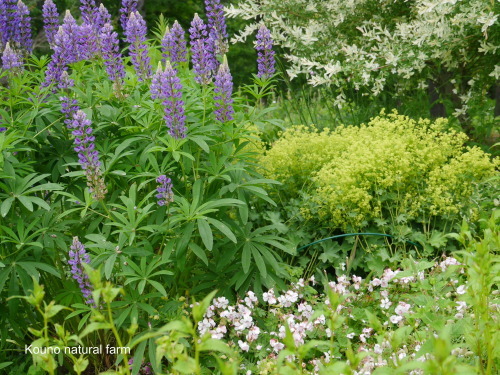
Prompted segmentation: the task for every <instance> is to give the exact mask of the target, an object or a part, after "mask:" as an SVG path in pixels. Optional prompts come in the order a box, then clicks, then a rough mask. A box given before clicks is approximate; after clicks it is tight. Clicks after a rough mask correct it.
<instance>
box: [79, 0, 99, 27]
mask: <svg viewBox="0 0 500 375" xmlns="http://www.w3.org/2000/svg"><path fill="white" fill-rule="evenodd" d="M80 3H81V6H80V11H81V12H82V19H83V22H84V23H88V24H93V23H94V21H95V18H96V17H95V16H96V13H97V7H96V5H95V0H80Z"/></svg>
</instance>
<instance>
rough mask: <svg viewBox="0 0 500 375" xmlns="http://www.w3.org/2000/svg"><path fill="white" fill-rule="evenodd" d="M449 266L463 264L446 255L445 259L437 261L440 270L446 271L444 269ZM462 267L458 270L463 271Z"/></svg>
mask: <svg viewBox="0 0 500 375" xmlns="http://www.w3.org/2000/svg"><path fill="white" fill-rule="evenodd" d="M449 266H463V264H462V263H460V262H459V261H458V260H456V259H455V258H453V257H447V258H446V259H445V260H443V261H442V262H440V263H439V268H441V271H443V272H444V271H446V269H447V268H448V267H449ZM463 272H464V271H463V268H462V269H461V270H460V273H463Z"/></svg>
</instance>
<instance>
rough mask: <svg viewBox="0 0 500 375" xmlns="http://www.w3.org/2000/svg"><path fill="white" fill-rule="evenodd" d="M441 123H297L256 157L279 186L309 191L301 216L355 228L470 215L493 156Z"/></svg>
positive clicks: (393, 118) (385, 119)
mask: <svg viewBox="0 0 500 375" xmlns="http://www.w3.org/2000/svg"><path fill="white" fill-rule="evenodd" d="M445 127H446V121H444V120H438V121H436V122H434V123H431V122H429V121H428V120H420V121H419V122H416V121H413V120H410V119H409V118H407V117H403V116H399V115H397V114H391V115H388V116H382V117H377V118H375V119H373V120H372V121H371V122H370V123H368V125H366V126H361V127H360V128H355V127H341V128H338V129H336V130H335V131H329V130H323V131H322V132H321V133H320V132H318V131H316V130H315V129H312V130H310V129H308V128H306V127H295V128H292V129H290V130H288V131H287V132H285V133H284V134H283V136H282V137H281V138H280V139H279V140H278V141H277V142H275V143H274V144H273V146H272V147H271V149H270V150H268V151H267V152H266V153H265V155H264V156H263V157H262V159H261V160H262V163H263V165H265V166H266V174H267V175H268V176H270V177H272V178H275V179H277V180H279V181H281V182H283V187H282V188H280V190H279V192H280V194H283V195H284V196H285V197H293V198H295V197H297V192H299V191H303V192H304V193H306V194H311V195H312V197H311V202H312V203H313V205H314V207H313V208H312V209H311V208H309V207H307V206H306V207H304V208H303V209H302V213H303V216H304V217H306V218H309V219H312V220H320V221H324V220H327V222H328V224H327V225H328V226H329V227H331V228H341V229H343V230H346V229H347V230H353V231H356V230H358V229H362V228H366V227H367V226H369V225H371V224H373V223H377V224H378V225H379V226H384V223H387V222H392V223H400V224H401V223H411V222H417V223H422V225H423V226H424V227H425V226H428V225H429V224H430V223H431V222H433V221H434V220H435V218H436V217H443V218H447V219H448V220H450V221H451V220H453V218H454V217H456V216H457V214H459V213H460V214H464V215H466V216H467V217H469V218H471V217H473V216H474V215H475V214H476V212H477V207H474V205H473V204H471V203H472V202H471V200H470V198H471V196H472V194H473V193H474V191H475V190H476V188H475V186H476V184H478V183H481V182H483V181H485V180H486V179H488V178H491V177H492V176H494V175H495V165H496V164H495V163H498V162H495V161H494V162H491V161H490V160H489V158H488V156H487V155H486V154H485V153H483V152H482V151H480V150H479V149H477V148H464V147H463V143H464V141H465V139H466V138H465V136H464V135H463V134H460V133H457V132H455V131H453V130H448V131H446V129H445ZM471 209H473V210H474V209H475V210H476V211H472V212H471V211H470V210H471ZM316 215H318V217H315V216H316Z"/></svg>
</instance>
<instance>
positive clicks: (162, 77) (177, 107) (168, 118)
mask: <svg viewBox="0 0 500 375" xmlns="http://www.w3.org/2000/svg"><path fill="white" fill-rule="evenodd" d="M181 90H182V85H181V80H180V79H179V77H177V71H176V70H175V69H174V68H172V66H171V65H170V63H169V62H168V61H167V66H166V68H165V70H164V71H162V70H161V68H158V70H157V71H156V73H155V74H154V76H153V79H152V83H151V97H152V98H153V99H161V100H162V104H163V111H164V113H165V116H164V117H163V118H164V119H165V122H166V124H167V127H168V129H169V131H168V133H169V134H170V135H171V136H172V137H174V138H175V139H179V138H185V137H186V134H187V128H186V125H185V122H186V116H185V115H184V102H183V101H182V92H181Z"/></svg>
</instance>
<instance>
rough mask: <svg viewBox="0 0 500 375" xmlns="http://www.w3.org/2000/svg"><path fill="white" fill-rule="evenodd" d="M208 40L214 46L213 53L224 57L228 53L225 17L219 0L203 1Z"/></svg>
mask: <svg viewBox="0 0 500 375" xmlns="http://www.w3.org/2000/svg"><path fill="white" fill-rule="evenodd" d="M205 11H206V14H207V18H208V30H209V35H210V40H211V42H212V43H213V44H214V53H215V54H216V55H219V56H224V54H226V53H227V51H228V45H227V37H228V34H227V27H226V17H225V16H224V6H223V5H222V4H221V2H220V0H205Z"/></svg>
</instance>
